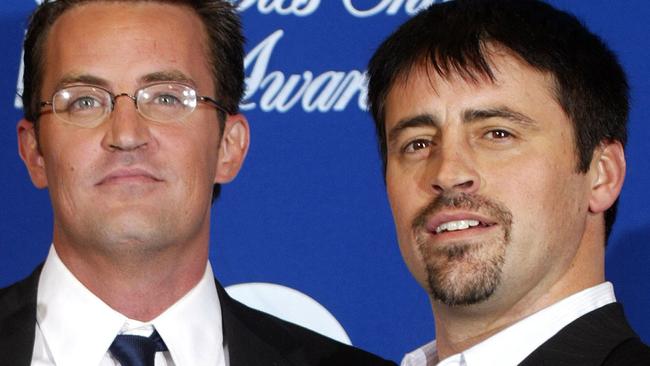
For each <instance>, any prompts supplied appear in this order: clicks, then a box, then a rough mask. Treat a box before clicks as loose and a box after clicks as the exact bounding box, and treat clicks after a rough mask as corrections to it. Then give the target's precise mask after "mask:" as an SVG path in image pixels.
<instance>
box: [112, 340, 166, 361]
mask: <svg viewBox="0 0 650 366" xmlns="http://www.w3.org/2000/svg"><path fill="white" fill-rule="evenodd" d="M109 350H110V351H111V354H112V355H113V357H114V358H115V359H116V360H118V361H119V362H120V364H121V365H122V366H154V357H155V356H156V352H162V351H167V346H166V345H165V342H163V340H162V338H160V335H159V334H158V331H154V332H153V334H151V335H150V336H149V337H142V336H137V335H128V334H122V335H118V336H117V337H115V340H114V341H113V343H112V344H111V347H110V348H109Z"/></svg>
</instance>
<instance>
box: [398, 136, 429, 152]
mask: <svg viewBox="0 0 650 366" xmlns="http://www.w3.org/2000/svg"><path fill="white" fill-rule="evenodd" d="M429 146H431V141H430V140H426V139H417V140H413V141H411V142H409V143H408V144H406V146H404V148H403V151H404V152H405V153H407V154H412V153H415V152H418V151H420V150H423V149H427V148H429Z"/></svg>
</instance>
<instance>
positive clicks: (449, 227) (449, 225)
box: [436, 220, 480, 234]
mask: <svg viewBox="0 0 650 366" xmlns="http://www.w3.org/2000/svg"><path fill="white" fill-rule="evenodd" d="M479 224H480V223H479V222H478V220H457V221H449V222H445V223H443V224H441V225H440V226H438V227H437V228H436V234H440V233H441V232H443V231H456V230H465V229H469V228H470V227H474V226H478V225H479Z"/></svg>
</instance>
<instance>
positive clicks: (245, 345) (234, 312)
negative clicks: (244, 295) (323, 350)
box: [215, 280, 294, 366]
mask: <svg viewBox="0 0 650 366" xmlns="http://www.w3.org/2000/svg"><path fill="white" fill-rule="evenodd" d="M215 282H216V284H217V292H218V294H219V302H220V305H221V318H222V328H223V339H224V348H225V349H227V358H226V359H227V365H228V366H262V365H274V366H285V365H286V366H289V365H294V363H292V362H291V361H289V360H288V359H287V358H286V357H285V356H284V355H283V353H281V352H280V350H278V349H277V348H276V347H274V346H271V345H270V344H269V343H268V342H266V341H265V340H264V338H265V336H266V335H267V334H266V332H265V328H264V326H263V325H260V326H259V327H255V326H254V325H252V324H251V323H253V324H254V321H255V319H252V318H250V317H249V316H250V315H251V314H252V313H254V312H255V311H254V310H250V309H248V308H246V307H245V306H244V305H242V304H240V303H238V302H237V301H235V300H233V299H232V298H231V297H230V296H229V295H228V294H227V293H226V291H225V290H224V288H223V287H222V286H221V284H219V282H218V281H216V280H215ZM268 335H269V336H271V337H273V336H275V337H277V336H279V335H278V334H268Z"/></svg>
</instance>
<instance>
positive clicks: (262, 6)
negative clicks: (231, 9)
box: [237, 0, 320, 17]
mask: <svg viewBox="0 0 650 366" xmlns="http://www.w3.org/2000/svg"><path fill="white" fill-rule="evenodd" d="M287 2H288V4H287ZM254 5H257V10H258V11H259V12H260V13H262V14H270V13H273V12H275V13H277V14H279V15H295V16H299V17H304V16H308V15H311V14H312V13H314V12H315V11H316V9H318V6H319V5H320V0H288V1H287V0H244V1H242V2H240V3H239V5H238V6H237V10H239V11H240V12H243V11H246V10H248V9H249V8H251V7H253V6H254Z"/></svg>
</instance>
